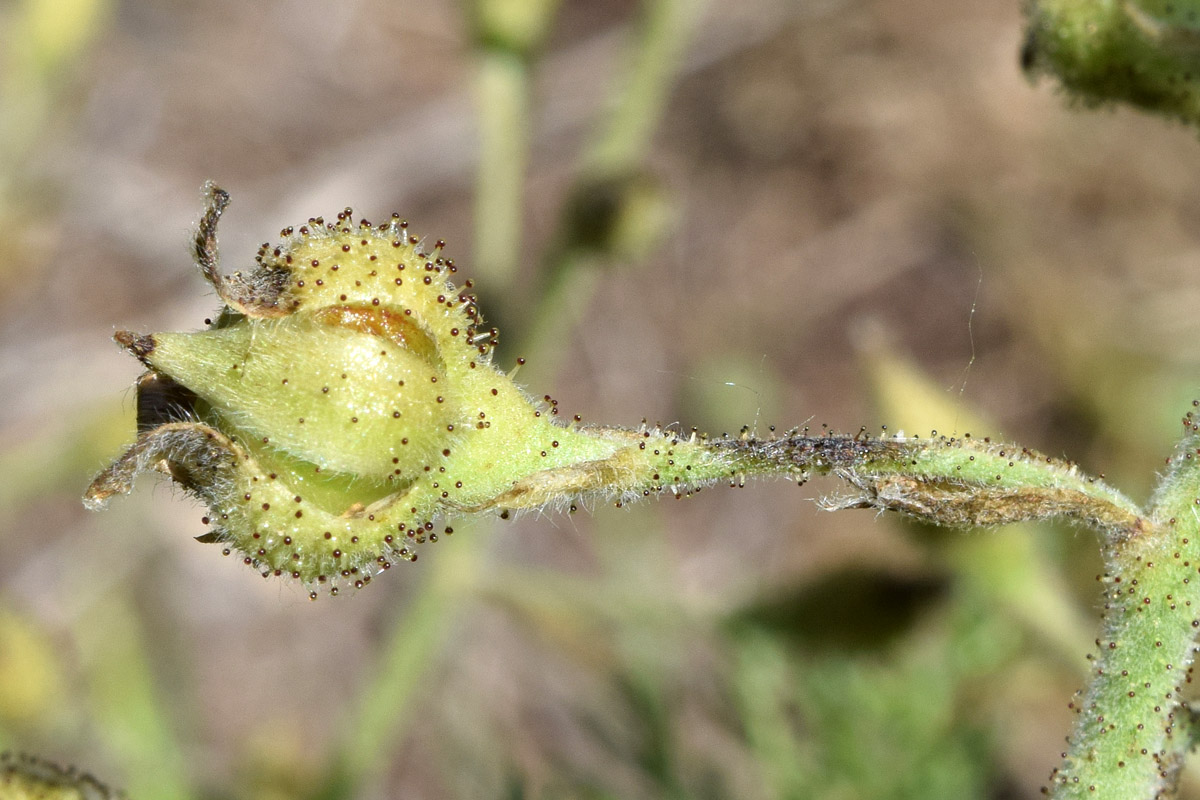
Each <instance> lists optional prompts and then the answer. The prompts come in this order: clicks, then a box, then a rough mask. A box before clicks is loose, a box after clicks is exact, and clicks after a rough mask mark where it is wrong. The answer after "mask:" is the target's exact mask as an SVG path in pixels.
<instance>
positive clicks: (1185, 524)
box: [1052, 414, 1200, 798]
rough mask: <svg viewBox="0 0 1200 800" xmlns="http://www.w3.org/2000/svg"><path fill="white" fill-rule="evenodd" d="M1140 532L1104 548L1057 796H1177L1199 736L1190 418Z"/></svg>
mask: <svg viewBox="0 0 1200 800" xmlns="http://www.w3.org/2000/svg"><path fill="white" fill-rule="evenodd" d="M1184 426H1185V431H1186V435H1185V436H1184V438H1183V441H1182V442H1181V443H1180V445H1179V447H1178V448H1177V449H1176V452H1175V454H1174V456H1173V457H1172V458H1171V459H1170V460H1169V462H1168V469H1167V472H1166V474H1165V475H1164V476H1163V478H1162V480H1161V482H1160V484H1159V487H1158V489H1157V491H1156V493H1155V497H1154V500H1153V503H1152V506H1151V511H1150V514H1149V515H1148V518H1147V520H1146V521H1145V523H1144V525H1143V529H1142V533H1141V535H1139V536H1137V537H1133V538H1129V539H1127V540H1125V541H1121V542H1117V543H1115V544H1114V545H1112V546H1109V547H1107V548H1106V549H1105V558H1106V572H1105V574H1104V575H1103V576H1101V581H1102V582H1103V583H1104V585H1105V594H1104V613H1105V618H1104V629H1103V633H1102V635H1101V638H1099V639H1097V640H1096V645H1097V647H1098V648H1099V656H1098V657H1096V658H1095V667H1094V670H1093V672H1092V681H1091V685H1090V686H1089V687H1088V689H1087V690H1086V693H1085V694H1084V696H1083V698H1082V700H1081V701H1077V702H1075V703H1073V704H1072V707H1073V708H1074V709H1075V711H1076V713H1077V714H1078V715H1079V719H1078V721H1077V723H1076V727H1075V731H1074V732H1073V734H1072V736H1071V737H1070V740H1069V741H1070V747H1069V749H1068V751H1067V753H1066V754H1065V757H1064V760H1063V763H1062V765H1061V766H1060V767H1059V768H1058V769H1057V770H1055V772H1054V775H1053V776H1052V777H1053V781H1054V785H1053V796H1054V797H1057V798H1074V797H1091V798H1096V797H1100V798H1151V797H1167V796H1172V795H1173V793H1174V789H1175V782H1176V780H1177V777H1178V772H1179V769H1180V767H1181V765H1182V761H1183V756H1184V754H1185V753H1186V752H1187V750H1189V749H1190V748H1191V747H1192V745H1193V743H1194V741H1195V738H1194V732H1193V727H1194V722H1193V717H1194V715H1193V713H1192V711H1191V710H1190V709H1189V708H1188V707H1187V706H1186V705H1182V704H1181V697H1180V692H1181V687H1182V685H1183V684H1184V683H1190V682H1191V672H1192V662H1193V660H1194V657H1195V653H1196V646H1195V638H1196V633H1197V631H1198V630H1200V580H1198V579H1197V575H1198V574H1200V547H1198V545H1200V514H1198V508H1200V497H1198V495H1200V467H1198V465H1197V463H1196V462H1197V454H1198V453H1200V450H1198V449H1197V448H1198V446H1200V436H1198V435H1197V425H1196V422H1195V419H1194V418H1193V416H1192V414H1188V416H1187V417H1185V418H1184Z"/></svg>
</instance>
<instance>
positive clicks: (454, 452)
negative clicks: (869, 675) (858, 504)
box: [85, 186, 724, 586]
mask: <svg viewBox="0 0 1200 800" xmlns="http://www.w3.org/2000/svg"><path fill="white" fill-rule="evenodd" d="M208 192H209V205H208V208H207V210H206V213H205V215H204V218H203V220H202V221H201V224H200V228H199V231H198V233H197V236H196V247H195V250H196V256H197V261H198V263H199V265H200V267H201V269H202V271H203V272H204V274H205V276H206V277H207V278H208V279H209V281H210V282H212V284H213V285H214V286H215V287H216V289H217V293H218V295H219V296H220V297H221V300H222V301H223V302H224V304H225V308H224V309H223V310H222V312H221V314H220V315H219V316H218V317H217V318H216V320H215V321H214V322H212V323H211V325H210V327H209V328H208V329H207V330H204V331H200V332H196V333H160V334H153V335H148V336H144V335H136V334H131V333H127V332H121V333H118V334H117V336H116V339H117V341H119V342H120V343H121V344H123V345H124V346H125V347H127V348H128V349H129V350H130V351H131V352H132V353H133V354H134V355H136V356H137V357H138V358H139V359H140V360H141V361H142V362H143V363H144V364H145V365H146V366H147V367H149V369H150V371H149V372H147V373H146V374H145V375H143V376H142V378H141V379H140V380H139V382H138V427H139V431H140V434H139V436H138V439H137V441H136V442H135V443H134V445H133V446H132V447H131V448H130V449H129V451H128V452H127V453H126V454H125V455H124V456H122V457H121V458H120V459H119V460H118V461H117V462H116V463H114V464H113V465H112V466H111V467H109V469H107V470H105V471H104V472H103V473H101V474H100V475H99V476H98V477H97V478H96V480H95V481H94V482H93V484H92V486H91V488H90V489H89V491H88V494H87V497H86V498H85V502H86V503H87V504H88V505H89V506H90V507H100V506H102V505H103V504H104V502H105V501H106V500H107V498H108V497H110V496H111V495H113V494H115V493H118V492H126V491H128V490H129V489H130V488H131V485H132V481H133V478H134V476H135V475H136V474H137V473H138V472H139V471H141V470H144V469H147V468H151V467H153V468H157V469H160V470H162V471H165V472H167V473H168V474H170V475H171V476H172V477H173V478H174V479H175V480H176V481H177V482H178V483H179V484H181V485H182V486H183V487H184V488H185V489H187V490H189V491H191V492H192V493H194V494H196V495H197V496H198V497H200V498H201V499H203V500H204V501H205V502H206V503H207V504H208V505H209V508H210V510H211V513H210V515H209V516H208V517H207V518H206V520H207V521H208V522H209V524H211V526H212V530H211V532H210V533H208V534H206V535H204V536H202V537H200V538H201V539H202V540H203V541H213V542H223V543H226V545H227V547H226V552H227V553H228V552H232V551H238V552H240V553H241V554H242V557H243V559H244V560H245V561H246V563H248V564H251V565H254V566H255V567H257V568H259V569H260V571H261V572H262V574H263V575H271V574H275V575H284V574H287V575H291V576H293V577H295V578H299V579H300V580H303V581H305V582H310V583H333V584H334V585H335V586H336V584H337V583H338V582H339V580H344V581H349V582H352V583H353V584H355V585H358V586H361V585H362V584H363V583H365V582H367V581H369V580H370V578H371V576H372V574H374V573H375V572H376V571H377V570H379V569H386V568H388V567H390V566H391V564H392V563H393V562H394V561H395V560H396V559H410V560H411V559H415V558H416V554H415V546H416V545H418V544H421V543H423V542H425V541H426V540H427V539H436V538H437V533H436V532H435V528H434V518H435V517H436V516H439V515H440V516H448V515H452V514H456V513H467V512H477V511H483V510H487V509H520V508H532V507H540V506H543V505H546V504H548V503H555V502H564V501H569V500H570V499H572V498H574V497H577V496H579V495H581V494H584V493H589V492H604V493H608V494H617V495H629V496H630V497H632V496H635V495H634V494H633V493H634V492H635V491H636V492H637V495H636V496H640V495H641V494H642V493H649V491H650V489H649V488H646V487H647V486H648V487H651V488H653V489H655V490H663V489H664V488H669V489H675V487H677V486H684V485H690V484H694V483H696V482H697V479H698V478H699V479H700V480H701V481H702V480H708V479H711V476H710V477H709V478H703V477H701V476H700V474H699V472H695V473H693V472H691V470H692V467H693V464H695V465H696V466H699V465H700V464H701V463H703V464H706V465H708V467H709V470H710V471H711V470H712V468H713V466H719V461H720V459H717V458H715V457H714V456H713V455H712V454H711V453H706V452H705V451H704V450H703V449H702V448H701V447H699V445H697V444H695V443H690V444H689V443H688V442H680V441H678V440H677V439H676V437H674V436H672V435H670V434H667V433H663V432H661V431H653V432H652V431H637V432H635V431H626V430H621V429H614V428H587V429H584V428H579V427H577V426H574V425H571V426H564V425H561V424H559V423H558V422H557V421H556V420H555V419H554V415H555V414H556V413H557V409H556V408H555V407H554V406H553V404H551V405H549V406H546V405H542V404H534V403H532V402H530V401H529V399H528V398H526V396H525V395H524V394H523V393H522V392H521V391H520V390H519V389H518V388H517V387H516V385H514V384H513V382H512V381H511V380H510V379H509V378H508V377H507V376H505V375H504V374H502V373H501V372H499V371H498V370H497V369H496V368H495V367H493V366H492V364H491V348H492V344H493V340H494V333H495V332H494V331H490V330H485V329H483V327H482V322H481V320H480V317H479V313H478V310H477V306H476V304H475V298H474V296H472V295H471V294H470V287H471V283H470V281H467V282H466V283H465V284H464V285H463V287H462V288H459V287H457V286H455V284H454V283H453V282H452V281H451V276H452V275H453V274H454V272H455V267H454V264H453V262H451V261H447V260H445V259H443V258H442V257H441V255H440V253H441V249H442V243H441V242H438V243H437V244H436V245H435V246H434V248H433V250H432V251H430V252H426V250H425V249H424V248H423V247H422V245H421V242H420V241H419V240H418V239H417V238H416V237H414V236H411V235H410V234H409V233H408V229H407V224H406V223H404V222H402V221H400V219H399V218H398V217H396V216H393V217H392V218H391V219H390V220H389V221H388V222H386V223H384V224H383V225H378V226H373V225H371V224H370V223H369V222H367V221H365V220H363V221H362V222H359V223H355V222H354V221H353V220H352V217H351V212H350V210H349V209H346V211H344V212H343V213H341V214H339V215H338V216H337V219H336V220H335V221H332V222H329V223H326V222H325V221H323V220H321V219H312V220H310V221H309V223H308V224H307V225H304V226H301V227H300V228H298V229H295V230H293V229H290V228H289V229H287V230H285V231H283V234H282V238H283V241H282V243H281V244H280V245H278V246H277V247H274V248H269V247H267V246H264V247H263V249H261V250H260V252H259V254H258V267H257V269H256V270H255V271H254V272H252V273H250V274H249V275H242V274H241V273H235V274H233V275H230V276H223V275H221V274H220V273H219V272H218V270H217V251H216V239H215V235H216V222H217V219H218V218H219V217H220V214H221V212H222V211H223V210H224V207H225V204H226V203H227V201H228V198H227V196H226V195H225V194H224V192H222V191H221V190H219V189H217V188H216V187H213V186H210V187H208ZM648 440H650V441H653V442H654V443H658V444H660V445H662V446H661V447H651V448H649V449H647V448H646V447H645V443H646V441H648ZM676 451H678V452H676ZM668 452H669V455H668ZM660 462H661V463H660ZM721 469H722V470H723V469H724V467H721ZM446 532H450V529H449V528H446Z"/></svg>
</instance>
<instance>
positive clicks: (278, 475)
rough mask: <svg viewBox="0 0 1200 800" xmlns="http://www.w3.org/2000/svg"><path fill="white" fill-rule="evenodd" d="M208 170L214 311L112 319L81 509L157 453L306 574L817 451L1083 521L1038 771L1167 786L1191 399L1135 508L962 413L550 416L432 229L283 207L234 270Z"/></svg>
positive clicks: (912, 497) (933, 504)
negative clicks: (108, 377)
mask: <svg viewBox="0 0 1200 800" xmlns="http://www.w3.org/2000/svg"><path fill="white" fill-rule="evenodd" d="M206 190H207V197H208V204H207V207H206V210H205V212H204V215H203V217H202V219H201V222H200V225H199V228H198V231H197V234H196V237H195V248H194V249H195V256H196V260H197V263H198V264H199V266H200V268H201V271H202V272H203V274H204V276H205V277H206V278H207V279H208V281H209V282H210V283H211V284H212V285H213V286H214V287H215V288H216V291H217V294H218V296H219V297H220V299H221V301H222V303H223V308H222V309H221V312H220V314H219V315H217V317H216V318H215V320H213V321H211V322H210V323H209V327H208V329H207V330H203V331H199V332H196V333H162V334H153V335H137V334H133V333H128V332H119V333H117V334H116V337H115V338H116V339H117V341H118V342H120V343H121V344H122V345H124V346H125V347H126V348H128V349H129V350H130V351H131V352H132V353H133V354H134V355H135V356H137V357H138V358H139V359H140V360H141V361H142V362H143V363H144V364H145V365H146V366H147V367H148V371H147V372H146V373H145V374H143V375H142V376H141V378H139V380H138V435H137V439H136V441H135V442H134V444H133V445H132V446H131V447H130V448H129V450H128V451H127V452H126V453H125V454H124V455H123V456H121V457H120V458H119V459H117V460H116V462H114V463H113V464H112V465H111V466H110V467H108V468H107V469H106V470H104V471H103V472H101V473H100V475H98V476H97V477H96V479H95V480H94V481H93V483H92V485H91V487H90V488H89V489H88V491H87V495H86V497H85V503H86V504H87V505H88V506H89V507H92V508H99V507H102V506H103V505H104V504H105V502H106V501H107V499H108V498H109V497H111V496H112V495H114V494H117V493H124V492H128V491H129V490H130V489H131V488H132V484H133V480H134V478H135V477H136V476H137V474H138V473H139V472H142V471H144V470H147V469H154V470H158V471H161V472H164V473H166V474H168V475H169V476H170V477H171V478H172V479H173V480H174V481H175V482H177V483H178V484H179V485H180V486H182V487H183V488H184V489H185V490H187V491H188V492H190V493H192V494H194V495H196V496H197V497H198V498H200V499H201V500H202V501H203V502H205V503H206V504H207V505H208V507H209V509H210V511H209V515H208V516H207V517H205V521H206V522H207V523H208V524H210V525H211V530H210V531H209V532H208V533H206V534H204V535H202V536H199V537H198V538H199V539H200V540H201V541H205V542H220V543H222V544H223V545H224V548H225V552H226V553H227V554H228V553H233V552H235V551H236V552H237V553H238V554H240V556H241V557H242V558H243V560H244V561H245V562H246V563H247V564H249V565H252V566H254V567H255V568H257V569H258V570H259V571H260V572H261V573H262V574H263V575H264V576H266V577H269V576H271V575H281V576H282V575H290V576H291V577H293V578H296V579H298V580H300V581H303V582H304V583H306V584H308V585H309V586H310V587H311V594H312V596H314V597H315V596H316V591H315V589H316V587H317V586H320V585H327V586H329V587H330V588H331V590H332V591H333V592H336V591H337V589H338V587H339V586H342V585H353V586H356V587H361V586H362V585H363V584H365V583H366V582H368V581H369V580H370V579H371V577H372V576H373V575H375V574H377V573H378V572H379V571H380V570H383V569H387V568H389V567H390V566H391V565H392V564H393V563H395V562H396V561H398V560H415V559H416V557H417V555H416V550H417V547H418V545H421V544H424V543H425V542H428V541H433V540H436V539H437V537H438V534H439V531H438V530H437V528H438V527H441V526H442V525H444V524H445V521H446V520H449V519H451V518H453V517H455V516H460V515H465V514H478V513H482V512H500V513H501V515H504V514H506V513H507V512H508V511H510V510H522V509H542V508H558V507H566V506H570V505H573V504H575V503H578V502H589V501H594V500H595V499H597V498H607V499H615V500H616V502H617V503H618V504H622V503H626V502H629V501H631V500H635V499H637V498H640V497H647V496H650V495H653V494H661V493H665V492H669V493H671V494H673V495H674V496H676V497H682V496H686V495H688V494H690V493H692V492H694V491H697V490H699V489H701V488H703V487H705V486H707V485H710V484H713V483H716V482H728V483H730V484H731V485H735V486H738V485H741V484H742V483H743V482H744V480H745V479H746V478H747V477H750V476H755V475H772V476H780V477H786V478H789V479H792V480H796V481H798V482H803V481H805V480H807V479H808V477H809V476H810V475H813V474H831V475H834V476H836V477H838V478H841V479H842V480H843V481H844V483H845V484H846V485H847V486H848V487H849V489H848V491H847V492H845V493H844V494H843V495H841V496H840V497H835V498H832V499H830V500H827V501H825V505H826V507H827V508H831V509H839V508H872V509H876V510H881V511H882V510H890V511H898V512H900V513H903V514H907V515H909V516H912V517H916V518H918V519H921V520H924V521H926V522H930V523H934V524H940V525H953V526H959V527H968V526H981V525H1000V524H1005V523H1009V522H1016V521H1020V520H1030V519H1042V518H1047V517H1062V518H1067V519H1071V520H1074V521H1076V522H1079V523H1082V524H1085V525H1087V526H1089V527H1092V528H1094V529H1096V530H1097V531H1098V532H1099V533H1100V534H1101V542H1102V546H1103V549H1104V555H1105V559H1106V575H1105V576H1102V580H1103V581H1104V582H1105V585H1106V586H1107V587H1108V589H1107V593H1106V599H1105V600H1106V602H1105V608H1106V619H1105V627H1104V632H1103V634H1102V638H1100V639H1098V640H1097V643H1098V646H1099V647H1100V651H1099V653H1098V655H1097V656H1096V658H1095V663H1096V668H1095V671H1094V673H1093V676H1092V683H1091V686H1090V687H1089V688H1088V689H1087V691H1086V693H1085V694H1084V695H1083V696H1082V701H1081V702H1078V703H1076V704H1075V706H1074V707H1075V708H1076V710H1077V711H1078V713H1079V716H1078V721H1077V723H1076V729H1075V731H1074V733H1073V735H1072V737H1071V739H1070V746H1069V749H1068V752H1067V753H1066V754H1065V757H1064V760H1063V762H1062V764H1061V766H1060V767H1059V768H1058V769H1057V770H1056V771H1055V773H1054V775H1053V793H1054V794H1055V796H1059V797H1073V796H1076V795H1079V796H1087V797H1111V798H1131V797H1152V796H1157V793H1160V792H1163V791H1168V790H1169V789H1170V788H1171V787H1172V786H1173V785H1174V782H1175V779H1176V776H1177V773H1178V768H1179V764H1180V763H1181V761H1182V756H1183V753H1184V752H1186V750H1187V749H1188V747H1189V746H1190V743H1191V741H1192V740H1193V737H1194V735H1195V731H1194V730H1193V729H1192V727H1193V726H1192V722H1191V720H1192V714H1191V712H1190V710H1189V709H1188V707H1187V706H1186V705H1184V704H1183V703H1182V701H1181V698H1180V681H1181V680H1189V679H1190V673H1191V665H1192V661H1193V659H1194V655H1195V650H1196V647H1195V643H1194V637H1195V632H1196V631H1197V630H1200V615H1197V613H1196V611H1195V609H1196V608H1200V589H1198V588H1197V587H1200V581H1194V580H1193V577H1191V576H1194V575H1195V574H1196V573H1195V571H1194V570H1195V569H1196V567H1195V566H1194V565H1195V564H1196V563H1200V555H1198V554H1197V553H1196V551H1195V545H1194V544H1192V543H1194V542H1200V515H1197V514H1196V512H1195V506H1196V505H1197V504H1200V499H1197V496H1198V495H1200V492H1198V490H1197V488H1198V484H1200V476H1198V475H1197V472H1196V466H1195V461H1196V457H1197V455H1198V454H1200V440H1198V439H1197V432H1196V431H1197V423H1196V421H1195V419H1194V418H1193V417H1192V416H1191V415H1189V416H1188V417H1187V418H1186V419H1185V420H1184V426H1185V430H1184V434H1185V435H1184V438H1183V440H1182V442H1181V444H1180V446H1179V449H1178V450H1177V452H1176V454H1175V456H1174V457H1173V458H1171V459H1169V460H1168V466H1167V471H1166V473H1165V474H1164V475H1163V476H1162V478H1161V480H1160V482H1159V488H1158V490H1157V491H1156V493H1155V496H1154V500H1153V503H1152V505H1151V507H1150V509H1149V510H1143V509H1141V508H1140V507H1138V506H1137V505H1136V504H1134V503H1132V502H1131V501H1129V500H1128V499H1126V498H1125V497H1124V496H1123V495H1121V494H1120V493H1119V492H1117V491H1115V490H1113V489H1112V488H1110V487H1108V486H1107V485H1105V484H1104V483H1103V482H1102V481H1100V480H1098V479H1096V478H1092V477H1089V476H1087V475H1084V474H1082V473H1081V472H1080V471H1079V470H1078V469H1077V468H1076V467H1075V466H1074V465H1073V464H1071V463H1069V462H1063V461H1059V460H1057V459H1053V458H1048V457H1046V456H1043V455H1039V454H1037V453H1035V452H1032V451H1030V450H1027V449H1025V448H1021V447H1017V446H1014V445H1009V444H1000V443H994V442H992V441H990V440H988V439H983V440H978V439H973V438H971V437H970V436H964V437H961V438H947V437H938V436H933V437H931V438H925V439H922V438H910V437H905V436H903V435H884V436H879V437H873V436H867V435H864V434H863V433H861V432H860V433H859V434H858V435H853V436H851V435H843V434H833V433H828V432H826V433H822V434H818V435H810V434H809V432H808V430H807V429H803V430H792V431H788V432H787V433H783V434H781V435H779V436H775V435H774V434H772V435H771V436H769V437H767V438H765V439H760V438H757V437H756V436H754V435H752V434H750V433H749V432H744V433H743V434H742V435H741V436H738V437H734V438H730V437H721V438H718V439H711V440H710V439H708V438H706V437H704V436H702V435H699V434H698V433H696V432H695V430H693V431H691V432H690V433H686V434H685V433H681V432H677V431H671V430H664V429H661V428H659V427H657V426H653V427H651V426H647V425H645V424H644V423H643V425H642V426H641V427H639V428H636V429H629V428H619V427H609V426H584V425H581V424H580V423H579V421H578V418H576V419H575V420H574V421H572V422H568V423H564V422H562V421H560V420H559V419H558V416H557V407H556V405H555V403H554V401H553V400H551V399H550V397H549V396H545V398H544V402H535V401H533V400H531V399H530V398H529V397H528V396H527V395H526V394H525V393H524V392H523V391H522V390H521V389H519V388H518V387H517V385H516V384H515V383H513V381H512V379H511V377H510V376H509V375H506V374H504V373H503V372H501V371H500V370H499V369H497V368H496V367H495V366H494V365H493V364H492V358H491V354H492V348H493V345H494V343H495V339H496V332H495V331H494V330H492V329H487V328H485V327H484V324H483V322H482V320H481V317H480V314H479V311H478V306H477V304H476V300H475V297H474V295H473V294H472V293H471V282H470V281H465V282H464V283H463V284H462V285H461V286H458V285H456V284H455V283H454V282H453V280H452V277H453V275H454V274H455V266H454V263H453V262H452V261H448V260H446V259H444V258H442V256H441V251H442V243H441V242H440V241H439V242H438V243H437V244H436V245H435V246H434V247H433V248H432V249H431V250H428V251H427V250H426V249H425V248H424V247H422V243H421V241H420V240H419V239H418V238H416V237H414V236H412V235H410V234H409V232H408V228H407V225H406V224H405V223H404V222H402V221H401V220H400V219H399V218H398V217H395V216H393V217H392V218H391V219H390V220H389V221H388V222H386V223H384V224H382V225H372V224H370V223H369V222H367V221H365V220H363V221H360V222H357V223H356V222H354V221H353V219H352V216H351V213H350V211H349V209H347V210H346V211H344V212H343V213H341V214H339V215H337V218H336V220H334V221H331V222H328V223H327V222H325V221H323V220H321V219H319V218H318V219H312V220H310V221H309V223H308V224H307V225H304V226H302V227H300V228H298V229H295V230H293V229H291V228H289V229H286V230H284V231H283V234H282V238H283V241H282V243H281V244H280V245H278V246H277V247H269V246H265V245H264V247H263V249H262V250H261V251H260V252H259V254H258V266H257V267H256V268H255V269H254V270H253V271H252V272H250V273H249V274H242V273H234V274H232V275H223V274H221V273H220V271H219V269H218V263H217V247H216V225H217V220H218V218H219V217H220V215H221V213H222V211H223V210H224V208H225V206H226V204H227V202H228V196H227V195H226V194H225V193H224V192H222V191H221V190H220V189H218V188H216V187H215V186H212V185H209V186H208V187H207V189H206ZM435 522H437V527H435ZM443 530H444V533H450V532H451V528H449V527H445V528H444V529H443ZM1180 726H1183V727H1184V728H1185V730H1183V731H1181V730H1180Z"/></svg>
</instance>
